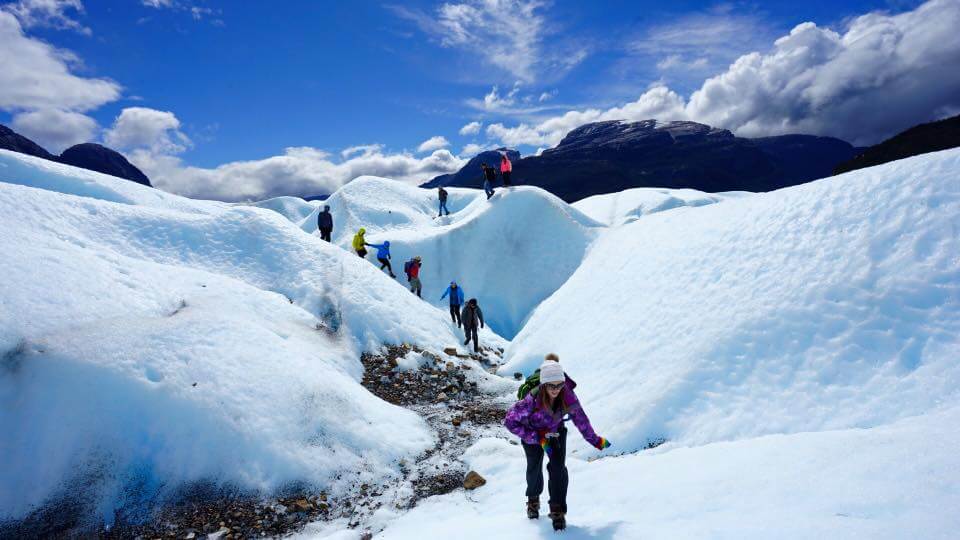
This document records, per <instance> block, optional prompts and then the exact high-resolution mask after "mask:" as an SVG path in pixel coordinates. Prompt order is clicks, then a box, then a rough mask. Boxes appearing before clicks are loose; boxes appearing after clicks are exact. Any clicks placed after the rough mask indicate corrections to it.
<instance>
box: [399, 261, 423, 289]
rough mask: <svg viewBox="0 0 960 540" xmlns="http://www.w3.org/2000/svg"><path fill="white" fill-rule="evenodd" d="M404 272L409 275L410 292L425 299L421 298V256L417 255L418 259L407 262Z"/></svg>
mask: <svg viewBox="0 0 960 540" xmlns="http://www.w3.org/2000/svg"><path fill="white" fill-rule="evenodd" d="M403 270H404V272H406V273H407V281H408V282H409V283H410V292H412V293H417V296H418V297H420V298H423V297H422V296H420V291H421V289H422V287H421V285H420V256H419V255H417V256H416V257H414V258H412V259H410V260H409V261H407V263H406V264H404V265H403Z"/></svg>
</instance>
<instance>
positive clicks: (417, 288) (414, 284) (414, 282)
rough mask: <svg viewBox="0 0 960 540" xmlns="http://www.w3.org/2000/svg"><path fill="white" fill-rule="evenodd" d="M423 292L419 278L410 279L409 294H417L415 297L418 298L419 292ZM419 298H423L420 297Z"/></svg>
mask: <svg viewBox="0 0 960 540" xmlns="http://www.w3.org/2000/svg"><path fill="white" fill-rule="evenodd" d="M422 290H423V287H421V285H420V278H418V277H415V278H410V292H412V293H417V296H420V292H421V291H422ZM420 298H423V297H422V296H420Z"/></svg>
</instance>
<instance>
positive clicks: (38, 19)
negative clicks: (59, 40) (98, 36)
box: [0, 0, 92, 36]
mask: <svg viewBox="0 0 960 540" xmlns="http://www.w3.org/2000/svg"><path fill="white" fill-rule="evenodd" d="M0 9H2V10H4V11H7V12H9V13H11V14H13V15H14V16H15V17H16V18H17V19H18V20H19V21H20V24H22V25H23V26H24V27H25V28H32V27H34V26H41V27H49V28H56V29H58V30H75V31H77V32H80V33H81V34H84V35H88V36H89V35H91V33H92V32H91V31H90V29H89V28H87V27H86V26H83V25H82V24H80V22H78V21H77V20H75V19H73V18H72V17H71V16H70V14H69V13H68V12H70V11H73V12H76V13H77V14H82V13H83V3H82V2H81V1H80V0H19V1H18V2H16V3H10V4H6V5H4V6H2V7H0Z"/></svg>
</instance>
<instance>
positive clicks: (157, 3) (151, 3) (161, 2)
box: [141, 0, 174, 9]
mask: <svg viewBox="0 0 960 540" xmlns="http://www.w3.org/2000/svg"><path fill="white" fill-rule="evenodd" d="M141 3H142V4H143V5H145V6H147V7H152V8H157V9H160V8H169V7H173V6H174V2H173V0H143V1H142V2H141Z"/></svg>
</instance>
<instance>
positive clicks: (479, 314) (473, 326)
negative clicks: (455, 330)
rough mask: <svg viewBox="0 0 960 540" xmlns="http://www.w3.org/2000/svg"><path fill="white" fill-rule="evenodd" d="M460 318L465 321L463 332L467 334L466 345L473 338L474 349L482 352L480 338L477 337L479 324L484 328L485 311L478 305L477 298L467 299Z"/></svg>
mask: <svg viewBox="0 0 960 540" xmlns="http://www.w3.org/2000/svg"><path fill="white" fill-rule="evenodd" d="M460 320H461V321H463V333H464V334H466V336H467V339H466V340H465V341H464V342H463V344H464V345H466V344H467V343H470V340H471V339H473V351H474V352H480V340H479V339H478V338H477V324H479V325H480V328H483V311H481V310H480V306H478V305H477V299H476V298H471V299H470V300H468V301H467V305H465V306H463V311H462V312H460Z"/></svg>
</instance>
